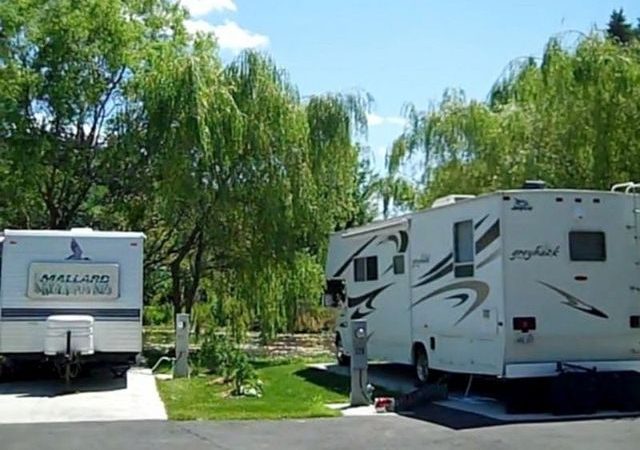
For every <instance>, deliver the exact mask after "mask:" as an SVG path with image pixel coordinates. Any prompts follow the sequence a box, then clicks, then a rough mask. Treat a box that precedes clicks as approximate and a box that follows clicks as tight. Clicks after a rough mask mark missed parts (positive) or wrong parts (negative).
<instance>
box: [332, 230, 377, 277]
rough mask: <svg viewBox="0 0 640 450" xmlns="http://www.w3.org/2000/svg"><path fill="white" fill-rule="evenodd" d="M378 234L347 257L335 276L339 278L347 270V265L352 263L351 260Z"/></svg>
mask: <svg viewBox="0 0 640 450" xmlns="http://www.w3.org/2000/svg"><path fill="white" fill-rule="evenodd" d="M377 237H378V236H374V237H372V238H371V239H369V240H368V241H367V242H365V243H364V245H363V246H362V247H360V248H359V249H358V250H356V251H355V253H354V254H353V255H351V256H350V257H349V259H347V260H346V261H345V263H344V264H343V265H342V266H340V268H339V269H338V271H337V272H336V273H334V274H333V278H338V277H339V276H340V275H342V272H344V271H345V270H346V268H347V267H349V264H350V263H351V261H353V258H355V257H356V256H358V255H359V254H360V253H362V251H363V250H364V249H365V248H367V246H368V245H369V244H371V243H372V242H373V241H374V240H375V239H376V238H377Z"/></svg>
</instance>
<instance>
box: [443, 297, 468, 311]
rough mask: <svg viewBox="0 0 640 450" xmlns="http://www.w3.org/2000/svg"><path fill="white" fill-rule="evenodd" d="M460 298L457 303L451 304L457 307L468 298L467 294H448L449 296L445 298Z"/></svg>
mask: <svg viewBox="0 0 640 450" xmlns="http://www.w3.org/2000/svg"><path fill="white" fill-rule="evenodd" d="M453 299H456V300H460V301H459V302H458V303H456V304H455V305H453V307H454V308H455V307H457V306H460V305H462V304H463V303H464V302H466V301H467V300H469V294H456V295H450V296H449V297H447V298H446V299H445V300H453Z"/></svg>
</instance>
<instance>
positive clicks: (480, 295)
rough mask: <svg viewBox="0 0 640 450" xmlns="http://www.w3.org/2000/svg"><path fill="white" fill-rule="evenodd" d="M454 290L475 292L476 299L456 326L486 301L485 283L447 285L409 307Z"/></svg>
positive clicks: (472, 281) (470, 281) (487, 292)
mask: <svg viewBox="0 0 640 450" xmlns="http://www.w3.org/2000/svg"><path fill="white" fill-rule="evenodd" d="M456 289H471V290H473V291H475V292H476V299H475V300H474V302H473V303H472V304H471V306H470V307H469V309H467V310H466V311H465V313H464V314H463V315H462V316H461V317H460V318H459V319H458V320H457V322H456V323H455V324H454V325H458V324H459V323H460V322H462V321H463V320H464V319H465V318H466V317H467V316H468V315H469V314H471V313H472V312H473V311H475V310H476V309H477V308H478V307H479V306H480V305H481V304H482V303H484V301H485V300H486V299H487V297H488V296H489V285H488V284H487V283H484V282H482V281H476V280H469V281H459V282H457V283H453V284H449V285H447V286H444V287H441V288H440V289H436V290H435V291H433V292H431V293H430V294H428V295H425V296H424V297H422V298H421V299H420V300H418V301H417V302H415V303H413V304H412V305H411V307H412V308H413V307H414V306H416V305H418V304H420V303H422V302H424V301H426V300H429V299H430V298H433V297H435V296H437V295H440V294H444V293H446V292H450V291H454V290H456Z"/></svg>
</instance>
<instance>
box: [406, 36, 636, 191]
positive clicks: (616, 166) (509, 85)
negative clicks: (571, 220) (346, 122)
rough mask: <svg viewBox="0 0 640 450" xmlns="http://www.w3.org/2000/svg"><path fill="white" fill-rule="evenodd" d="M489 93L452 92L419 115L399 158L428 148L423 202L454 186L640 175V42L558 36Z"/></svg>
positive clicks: (581, 182) (569, 182)
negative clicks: (478, 97) (484, 96)
mask: <svg viewBox="0 0 640 450" xmlns="http://www.w3.org/2000/svg"><path fill="white" fill-rule="evenodd" d="M511 69H512V70H510V71H509V73H508V74H507V75H506V76H505V77H504V78H503V79H501V80H499V81H498V82H497V83H496V85H495V87H494V89H493V90H492V93H491V95H490V98H489V99H488V101H474V100H472V101H468V100H466V99H465V98H464V95H462V94H461V93H459V92H453V93H452V92H449V93H448V94H447V95H445V97H444V99H443V100H442V102H441V103H440V104H438V105H436V106H434V107H432V108H431V109H429V110H428V111H426V112H422V113H417V114H416V115H415V116H414V120H413V121H410V123H411V125H410V127H409V128H408V129H407V130H406V131H405V133H404V134H403V135H402V136H401V137H400V140H401V141H402V142H404V143H405V145H404V146H399V147H398V151H397V152H396V154H395V156H394V157H395V159H396V160H400V161H406V158H407V157H408V156H409V155H412V154H414V153H415V152H422V153H423V154H424V156H425V158H424V159H425V165H424V172H425V174H426V175H427V176H425V181H426V182H425V183H424V185H423V189H424V194H423V196H422V198H421V203H422V204H428V203H430V201H432V200H433V198H434V197H437V196H440V195H443V194H446V193H451V192H461V191H462V192H466V193H479V192H483V191H487V190H493V189H499V188H513V187H518V186H519V185H520V184H521V183H522V182H523V181H524V180H525V179H527V178H540V179H544V180H546V181H547V182H548V183H549V184H550V185H552V186H559V187H573V188H597V189H606V188H608V187H609V186H610V185H611V183H613V182H616V181H619V180H626V179H630V178H636V179H637V178H640V162H639V156H640V132H639V131H638V127H637V125H636V124H637V123H638V120H640V105H639V104H638V102H637V101H636V99H637V98H638V95H640V46H639V45H638V44H637V43H635V44H632V45H629V46H619V45H616V44H615V43H613V42H611V41H609V40H606V39H604V38H602V37H601V36H600V35H592V36H589V37H587V38H585V39H583V40H581V41H580V42H579V43H578V44H577V45H576V46H575V48H565V47H563V46H562V45H560V43H559V42H558V41H557V40H551V41H550V42H549V44H548V45H547V47H546V49H545V52H544V55H543V58H542V59H541V61H540V62H536V61H535V60H533V59H528V60H525V61H524V62H521V63H519V64H516V65H514V66H513V67H512V68H511Z"/></svg>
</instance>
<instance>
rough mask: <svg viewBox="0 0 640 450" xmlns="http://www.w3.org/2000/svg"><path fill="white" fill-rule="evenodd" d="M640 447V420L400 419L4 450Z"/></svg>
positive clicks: (128, 436)
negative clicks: (461, 426) (454, 424)
mask: <svg viewBox="0 0 640 450" xmlns="http://www.w3.org/2000/svg"><path fill="white" fill-rule="evenodd" d="M639 441H640V420H639V419H633V420H631V419H627V420H599V421H584V422H559V423H558V422H556V423H547V424H535V425H507V426H494V427H484V428H474V429H466V430H458V431H456V430H452V429H450V428H446V427H442V426H438V425H434V424H431V423H427V422H423V421H419V420H414V419H410V418H405V417H394V416H385V417H344V418H339V419H318V420H304V421H279V422H274V421H262V422H256V421H246V422H242V421H237V422H166V421H144V422H102V423H59V424H22V425H0V448H2V450H32V449H47V450H75V449H78V450H86V449H87V448H91V449H96V450H98V449H99V450H122V449H127V450H146V449H154V450H164V449H167V450H168V449H171V450H175V449H177V448H185V449H189V450H196V449H240V450H247V449H282V450H297V449H302V448H304V449H309V450H320V449H331V450H338V449H355V448H369V449H399V448H401V449H407V450H411V449H425V448H429V449H437V450H439V449H474V450H475V449H480V450H485V449H486V450H500V449H518V450H528V449H532V450H534V449H535V450H540V449H545V448H547V449H554V450H556V449H573V448H576V449H580V450H592V449H593V450H601V449H615V450H632V449H633V450H637V449H638V448H639V447H638V442H639Z"/></svg>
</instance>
